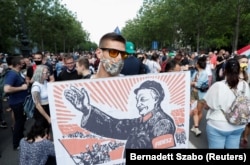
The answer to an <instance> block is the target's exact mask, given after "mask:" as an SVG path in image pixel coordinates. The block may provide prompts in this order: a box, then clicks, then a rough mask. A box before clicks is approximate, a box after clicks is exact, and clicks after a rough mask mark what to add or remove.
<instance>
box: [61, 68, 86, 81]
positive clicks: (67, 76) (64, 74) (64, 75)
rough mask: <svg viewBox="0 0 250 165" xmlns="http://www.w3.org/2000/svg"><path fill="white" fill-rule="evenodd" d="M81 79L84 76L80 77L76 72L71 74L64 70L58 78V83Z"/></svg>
mask: <svg viewBox="0 0 250 165" xmlns="http://www.w3.org/2000/svg"><path fill="white" fill-rule="evenodd" d="M81 78H82V75H78V73H77V71H76V70H74V71H72V72H69V71H67V69H64V70H62V71H61V72H60V73H59V75H58V77H57V81H66V80H77V79H81Z"/></svg>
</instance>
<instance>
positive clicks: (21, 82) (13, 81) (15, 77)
mask: <svg viewBox="0 0 250 165" xmlns="http://www.w3.org/2000/svg"><path fill="white" fill-rule="evenodd" d="M23 66H24V60H23V58H22V57H19V56H16V57H13V59H12V69H11V70H10V71H9V72H8V73H7V74H6V77H5V83H4V92H5V93H7V94H8V96H9V100H8V104H9V106H10V108H11V109H12V111H13V113H14V117H15V125H14V130H13V148H14V150H17V149H18V147H19V142H20V140H21V139H22V138H23V136H24V135H23V131H24V124H25V121H26V116H25V114H24V109H23V103H24V100H25V97H26V96H27V95H28V85H27V84H26V82H25V79H24V78H23V77H22V76H21V74H20V71H21V70H22V69H23Z"/></svg>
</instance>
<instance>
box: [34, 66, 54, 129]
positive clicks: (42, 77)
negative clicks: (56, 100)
mask: <svg viewBox="0 0 250 165" xmlns="http://www.w3.org/2000/svg"><path fill="white" fill-rule="evenodd" d="M49 75H50V72H49V69H48V67H47V66H46V65H39V66H37V68H36V70H35V73H34V75H33V81H34V83H33V84H32V89H31V94H32V98H33V100H34V103H35V110H34V119H35V120H46V121H47V122H48V123H49V124H50V123H51V119H50V111H49V100H48V89H47V79H48V77H49Z"/></svg>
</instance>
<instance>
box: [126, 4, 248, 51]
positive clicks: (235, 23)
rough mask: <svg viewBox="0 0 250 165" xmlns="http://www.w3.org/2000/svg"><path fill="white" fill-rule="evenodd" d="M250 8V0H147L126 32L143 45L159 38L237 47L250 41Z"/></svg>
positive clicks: (177, 44) (165, 43) (175, 44)
mask: <svg viewBox="0 0 250 165" xmlns="http://www.w3.org/2000/svg"><path fill="white" fill-rule="evenodd" d="M249 11H250V3H249V0H209V1H207V0H157V1H156V0H144V1H143V6H142V7H141V8H140V9H139V10H138V15H137V18H136V19H134V20H128V21H127V24H126V26H125V27H124V28H123V29H122V34H123V35H124V36H125V38H128V39H129V40H131V41H133V42H135V43H140V44H139V45H140V48H146V47H147V48H148V47H150V44H151V43H152V41H154V40H157V41H158V42H160V43H162V44H160V46H162V47H169V48H176V49H179V48H181V47H185V46H188V45H189V46H191V47H193V48H194V47H195V49H193V51H199V49H200V48H202V49H219V48H224V47H227V48H231V49H232V51H233V50H237V49H238V48H240V47H242V46H244V45H246V44H249V36H250V31H249V29H250V23H249V22H250V13H249ZM229 51H230V50H229Z"/></svg>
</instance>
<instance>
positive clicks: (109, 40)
mask: <svg viewBox="0 0 250 165" xmlns="http://www.w3.org/2000/svg"><path fill="white" fill-rule="evenodd" d="M125 44H126V40H125V39H124V37H123V36H121V35H119V34H116V33H114V32H111V33H107V34H105V35H104V36H102V38H101V39H100V41H99V47H98V48H97V49H96V55H97V58H99V59H100V62H99V66H98V69H97V71H96V73H95V74H93V75H92V76H91V78H106V77H116V76H120V72H121V70H122V67H123V66H124V59H125V58H126V57H127V53H126V48H125Z"/></svg>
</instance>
